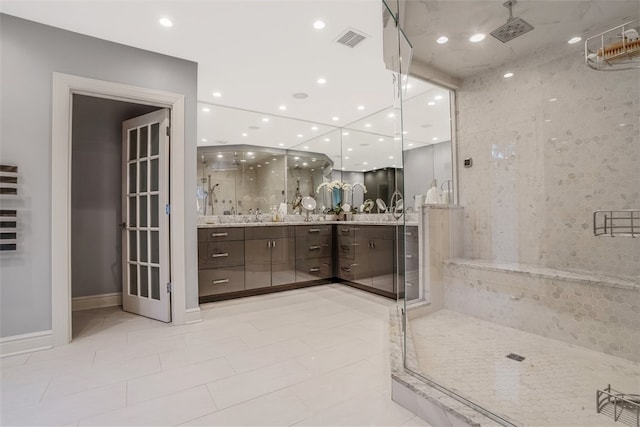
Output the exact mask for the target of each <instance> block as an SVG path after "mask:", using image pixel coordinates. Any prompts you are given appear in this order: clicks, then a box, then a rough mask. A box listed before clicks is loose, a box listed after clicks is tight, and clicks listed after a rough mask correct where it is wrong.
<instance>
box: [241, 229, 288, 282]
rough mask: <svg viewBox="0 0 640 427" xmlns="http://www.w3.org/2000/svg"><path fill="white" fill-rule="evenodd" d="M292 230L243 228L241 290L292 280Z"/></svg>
mask: <svg viewBox="0 0 640 427" xmlns="http://www.w3.org/2000/svg"><path fill="white" fill-rule="evenodd" d="M295 245H296V242H295V227H294V226H269V227H246V228H245V245H244V258H245V265H244V266H245V289H258V288H265V287H269V286H277V285H285V284H289V283H294V282H295V281H296V264H295Z"/></svg>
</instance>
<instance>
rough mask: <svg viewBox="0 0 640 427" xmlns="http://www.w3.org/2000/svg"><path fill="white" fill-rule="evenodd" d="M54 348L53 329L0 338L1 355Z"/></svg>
mask: <svg viewBox="0 0 640 427" xmlns="http://www.w3.org/2000/svg"><path fill="white" fill-rule="evenodd" d="M49 348H53V334H52V331H40V332H32V333H30V334H22V335H13V336H10V337H5V338H0V357H6V356H14V355H16V354H22V353H31V352H32V351H39V350H47V349H49Z"/></svg>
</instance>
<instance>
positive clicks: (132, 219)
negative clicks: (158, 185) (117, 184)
mask: <svg viewBox="0 0 640 427" xmlns="http://www.w3.org/2000/svg"><path fill="white" fill-rule="evenodd" d="M137 211H138V206H137V205H136V196H133V197H129V218H128V220H127V224H129V227H135V226H136V224H138V221H137V218H136V217H137V215H136V212H137Z"/></svg>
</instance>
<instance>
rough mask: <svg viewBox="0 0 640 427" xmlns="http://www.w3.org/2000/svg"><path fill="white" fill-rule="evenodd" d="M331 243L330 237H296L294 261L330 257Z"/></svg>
mask: <svg viewBox="0 0 640 427" xmlns="http://www.w3.org/2000/svg"><path fill="white" fill-rule="evenodd" d="M332 241H333V239H332V238H331V235H328V236H317V237H311V236H305V237H297V238H296V259H305V258H323V257H330V256H331V254H332V252H333V251H332V249H333V248H332V246H333V245H332V244H331V243H332Z"/></svg>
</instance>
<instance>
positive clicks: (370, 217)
mask: <svg viewBox="0 0 640 427" xmlns="http://www.w3.org/2000/svg"><path fill="white" fill-rule="evenodd" d="M405 219H406V222H405ZM322 224H352V225H403V224H404V225H408V226H417V225H418V215H417V214H407V216H406V217H402V218H400V219H399V220H397V219H395V218H394V217H393V215H391V214H353V216H352V217H351V220H349V221H338V220H337V219H336V216H335V215H318V214H314V215H309V221H305V216H303V215H287V216H286V217H285V220H284V221H272V220H271V216H270V215H267V214H261V215H260V221H256V219H255V216H254V215H212V216H200V217H198V228H218V227H275V226H283V225H322Z"/></svg>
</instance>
